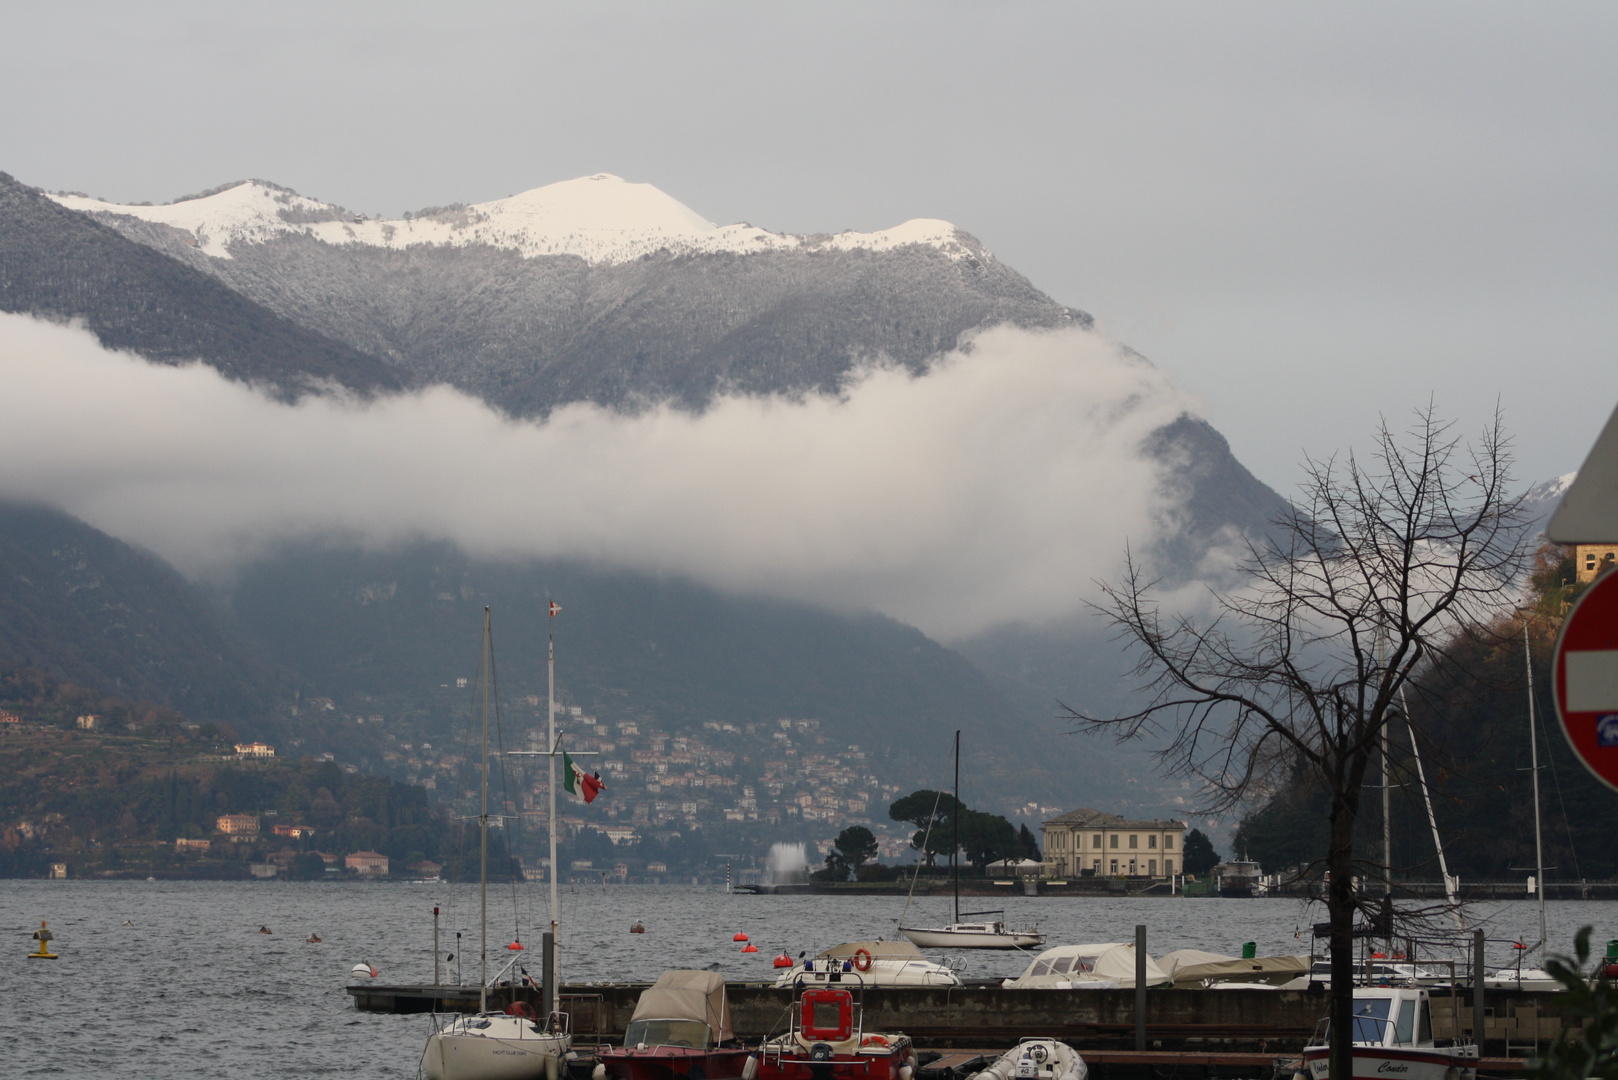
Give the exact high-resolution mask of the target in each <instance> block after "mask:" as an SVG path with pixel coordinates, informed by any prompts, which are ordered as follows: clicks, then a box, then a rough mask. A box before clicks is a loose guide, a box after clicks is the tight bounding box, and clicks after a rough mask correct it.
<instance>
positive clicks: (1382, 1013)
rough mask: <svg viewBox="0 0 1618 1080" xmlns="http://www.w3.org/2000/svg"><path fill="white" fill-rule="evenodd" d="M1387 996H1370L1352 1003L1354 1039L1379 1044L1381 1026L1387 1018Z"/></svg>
mask: <svg viewBox="0 0 1618 1080" xmlns="http://www.w3.org/2000/svg"><path fill="white" fill-rule="evenodd" d="M1392 1004H1393V1002H1392V1001H1391V1000H1389V999H1388V998H1370V999H1368V1000H1364V1001H1356V1002H1355V1003H1354V1041H1355V1042H1357V1043H1375V1044H1377V1045H1379V1046H1380V1045H1381V1043H1382V1035H1383V1030H1382V1029H1383V1027H1384V1026H1385V1025H1386V1023H1387V1019H1388V1006H1389V1005H1392Z"/></svg>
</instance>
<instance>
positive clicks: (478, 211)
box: [51, 173, 973, 266]
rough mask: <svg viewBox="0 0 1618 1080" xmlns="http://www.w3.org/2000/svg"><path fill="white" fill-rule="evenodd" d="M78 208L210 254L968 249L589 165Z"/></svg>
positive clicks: (603, 259) (906, 227) (241, 187)
mask: <svg viewBox="0 0 1618 1080" xmlns="http://www.w3.org/2000/svg"><path fill="white" fill-rule="evenodd" d="M51 197H52V198H54V199H55V200H56V201H57V202H59V203H61V204H62V205H63V206H66V207H68V208H69V209H72V210H79V211H83V212H85V213H105V214H118V215H121V216H126V217H133V218H138V219H140V220H141V221H146V222H151V223H152V224H156V225H166V226H168V227H170V228H172V229H177V230H179V231H180V232H183V233H186V234H188V236H189V240H188V241H187V242H188V243H192V244H194V245H195V246H196V248H197V250H199V251H201V252H203V253H204V254H206V255H209V256H211V257H213V258H216V259H228V258H230V257H231V246H232V245H233V244H238V243H240V244H261V243H264V242H265V241H267V240H271V239H274V238H275V237H279V236H288V235H298V236H307V237H310V238H312V239H315V240H319V241H320V242H321V243H324V244H333V245H348V244H361V245H367V246H370V247H379V248H391V249H393V250H396V251H397V250H403V249H405V248H408V247H410V246H412V245H416V244H427V245H432V246H438V247H472V246H483V247H491V248H497V249H501V250H507V251H515V252H517V253H518V254H519V255H521V256H523V257H524V258H530V259H531V258H537V257H540V256H545V255H576V256H578V257H579V258H581V259H583V260H584V261H585V262H587V263H590V264H591V265H593V266H601V265H611V264H613V263H625V262H630V261H631V260H634V259H638V258H641V257H642V256H644V255H651V254H655V253H658V252H667V253H669V254H674V255H713V254H734V255H753V254H758V253H761V252H767V251H856V250H859V251H892V250H894V249H896V248H901V247H906V246H908V245H911V244H922V245H926V246H929V247H934V248H937V249H938V250H939V251H942V252H944V253H945V254H947V255H949V256H950V257H951V258H957V259H965V258H971V257H972V255H973V252H972V250H971V244H970V241H969V240H968V241H965V242H963V240H962V238H961V235H960V230H958V229H956V228H955V226H953V225H951V224H950V223H949V222H947V221H938V220H934V219H930V218H917V219H915V220H912V221H907V222H905V223H903V224H902V225H898V226H896V227H894V228H892V229H885V230H882V231H880V232H872V233H857V232H845V233H839V234H837V235H835V236H795V235H791V234H784V233H773V232H770V231H768V230H766V229H760V228H757V227H755V226H752V225H747V224H736V225H716V224H714V223H713V222H711V221H708V220H707V219H706V218H704V217H702V215H700V214H698V213H697V212H696V211H694V210H692V209H691V208H690V207H688V206H686V205H685V204H683V203H681V202H679V201H678V200H677V199H674V198H672V197H670V196H669V195H666V194H664V193H663V192H662V191H659V190H658V189H657V188H655V187H653V186H652V185H651V184H637V183H631V182H630V181H628V180H624V179H623V178H621V177H617V176H613V175H611V174H610V173H597V174H595V175H594V176H584V177H580V178H579V179H577V180H565V181H562V182H561V183H556V184H547V185H546V186H544V187H538V188H534V189H533V190H531V191H525V192H523V193H522V194H520V195H513V196H512V197H511V198H509V199H497V200H494V201H493V202H486V203H477V204H475V205H472V206H456V207H449V208H440V209H435V210H430V211H425V212H423V213H421V214H414V215H408V216H406V217H405V218H403V219H401V220H398V221H382V220H377V219H372V218H364V217H359V216H357V215H354V214H351V213H349V212H347V211H345V210H343V209H342V208H341V207H338V206H334V205H332V204H331V203H323V202H319V201H317V200H315V199H310V198H306V197H305V196H303V195H299V194H298V193H297V192H295V191H290V190H288V189H286V188H282V187H278V186H276V185H274V184H268V183H265V182H263V181H260V180H248V181H244V182H242V183H239V184H233V185H229V186H227V187H225V188H223V189H220V190H216V191H213V192H211V193H209V194H207V195H202V196H198V197H195V198H190V199H184V200H181V201H179V202H174V203H168V204H166V205H163V206H126V205H121V204H118V203H109V202H103V201H101V200H99V199H92V198H89V197H86V196H82V195H52V196H51Z"/></svg>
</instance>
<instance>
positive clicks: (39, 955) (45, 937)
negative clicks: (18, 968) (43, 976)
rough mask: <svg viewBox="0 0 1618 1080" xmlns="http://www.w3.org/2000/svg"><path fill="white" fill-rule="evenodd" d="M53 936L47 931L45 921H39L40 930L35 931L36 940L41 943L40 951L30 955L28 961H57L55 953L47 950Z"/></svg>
mask: <svg viewBox="0 0 1618 1080" xmlns="http://www.w3.org/2000/svg"><path fill="white" fill-rule="evenodd" d="M52 936H53V935H52V934H51V932H50V931H49V930H47V929H45V920H44V919H41V920H39V929H38V930H35V931H34V940H35V941H37V942H39V951H38V952H31V953H29V954H28V959H30V960H55V959H56V954H55V953H53V952H49V951H47V949H46V946H47V945H48V944H49V943H50V940H51V937H52Z"/></svg>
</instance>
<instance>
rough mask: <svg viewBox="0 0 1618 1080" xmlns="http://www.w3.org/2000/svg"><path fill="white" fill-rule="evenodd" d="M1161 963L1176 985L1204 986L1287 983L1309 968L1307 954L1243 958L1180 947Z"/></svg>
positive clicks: (1183, 986) (1182, 986)
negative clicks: (1210, 984) (1223, 983)
mask: <svg viewBox="0 0 1618 1080" xmlns="http://www.w3.org/2000/svg"><path fill="white" fill-rule="evenodd" d="M1159 963H1160V964H1161V965H1162V967H1163V970H1165V971H1167V972H1168V973H1169V977H1170V978H1172V979H1173V980H1174V985H1175V986H1178V987H1181V988H1185V987H1197V986H1201V985H1202V984H1203V983H1205V982H1233V983H1243V982H1247V983H1269V984H1276V983H1284V982H1287V981H1289V980H1291V979H1295V978H1297V977H1298V976H1299V975H1303V974H1306V973H1307V972H1308V971H1309V958H1308V957H1307V956H1259V957H1255V958H1253V959H1251V960H1241V959H1238V958H1237V957H1234V956H1221V955H1219V954H1218V953H1207V952H1202V951H1201V950H1200V949H1181V950H1179V951H1178V952H1172V953H1169V954H1168V955H1167V956H1165V957H1163V959H1162V960H1161V961H1159Z"/></svg>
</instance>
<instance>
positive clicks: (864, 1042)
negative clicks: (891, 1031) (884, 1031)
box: [860, 1035, 888, 1046]
mask: <svg viewBox="0 0 1618 1080" xmlns="http://www.w3.org/2000/svg"><path fill="white" fill-rule="evenodd" d="M860 1045H861V1046H886V1045H888V1037H887V1036H886V1035H867V1036H865V1038H863V1039H861V1040H860Z"/></svg>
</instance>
